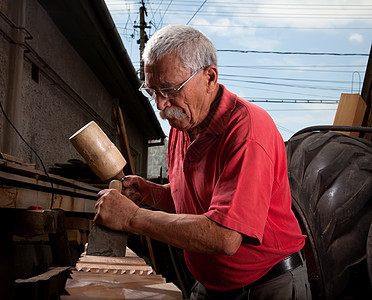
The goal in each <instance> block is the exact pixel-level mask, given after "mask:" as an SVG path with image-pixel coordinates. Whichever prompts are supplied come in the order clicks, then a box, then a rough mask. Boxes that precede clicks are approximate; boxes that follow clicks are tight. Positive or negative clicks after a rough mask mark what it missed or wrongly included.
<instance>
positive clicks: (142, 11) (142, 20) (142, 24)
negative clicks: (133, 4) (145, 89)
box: [134, 0, 151, 81]
mask: <svg viewBox="0 0 372 300" xmlns="http://www.w3.org/2000/svg"><path fill="white" fill-rule="evenodd" d="M145 15H146V16H147V11H146V7H145V3H144V2H143V0H142V6H141V7H140V25H139V26H138V25H134V28H139V29H140V39H139V40H137V44H139V45H140V80H142V81H144V80H145V70H144V63H143V60H142V53H143V50H144V49H145V44H146V42H147V40H148V39H149V38H148V37H147V34H146V32H145V29H146V28H151V26H148V25H147V23H146V21H145Z"/></svg>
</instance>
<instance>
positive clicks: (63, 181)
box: [0, 159, 100, 193]
mask: <svg viewBox="0 0 372 300" xmlns="http://www.w3.org/2000/svg"><path fill="white" fill-rule="evenodd" d="M0 170H1V171H4V172H8V173H13V174H18V175H21V176H25V177H29V178H34V179H37V180H42V181H45V182H49V178H48V177H47V176H46V174H45V172H44V171H41V170H37V169H31V168H28V167H25V166H22V165H19V164H16V163H13V162H9V161H6V160H4V159H0ZM49 177H50V178H51V179H52V180H53V182H54V183H56V184H59V185H62V186H66V187H72V188H75V189H78V190H84V191H88V192H91V193H98V192H99V190H100V189H98V188H96V187H94V186H92V185H90V184H87V183H84V182H81V181H77V180H74V179H70V178H65V177H61V176H58V175H54V174H49Z"/></svg>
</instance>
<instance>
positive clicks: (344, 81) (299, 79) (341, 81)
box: [218, 74, 349, 83]
mask: <svg viewBox="0 0 372 300" xmlns="http://www.w3.org/2000/svg"><path fill="white" fill-rule="evenodd" d="M218 76H219V77H220V78H221V77H222V78H223V77H234V78H238V77H242V78H258V79H269V80H286V81H309V82H321V83H323V82H328V83H349V81H346V80H326V79H305V78H280V77H269V76H253V75H252V76H250V75H230V74H219V75H218Z"/></svg>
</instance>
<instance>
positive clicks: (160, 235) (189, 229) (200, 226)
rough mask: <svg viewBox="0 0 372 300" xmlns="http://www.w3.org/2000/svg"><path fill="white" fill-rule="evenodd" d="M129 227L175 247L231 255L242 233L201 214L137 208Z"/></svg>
mask: <svg viewBox="0 0 372 300" xmlns="http://www.w3.org/2000/svg"><path fill="white" fill-rule="evenodd" d="M129 226H130V228H129V231H131V232H134V233H138V234H141V235H146V236H149V237H151V238H154V239H156V240H159V241H162V242H164V243H167V244H170V245H172V246H175V247H177V248H181V249H185V250H189V251H194V252H201V253H207V254H226V255H232V254H234V253H235V252H236V251H237V249H238V248H239V246H240V244H241V241H242V236H241V235H240V234H239V233H237V232H235V231H232V230H230V229H227V228H225V227H222V226H220V225H218V224H217V223H215V222H213V221H211V220H210V219H208V218H207V217H206V216H204V215H185V214H169V213H165V212H161V211H151V210H146V209H139V210H138V211H137V213H136V214H135V215H134V217H133V218H132V220H131V222H130V225H129Z"/></svg>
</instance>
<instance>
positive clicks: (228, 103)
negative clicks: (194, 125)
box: [206, 83, 237, 135]
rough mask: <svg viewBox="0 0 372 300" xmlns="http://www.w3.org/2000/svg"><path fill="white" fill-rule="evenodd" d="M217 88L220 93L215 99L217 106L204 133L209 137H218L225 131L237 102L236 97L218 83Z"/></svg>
mask: <svg viewBox="0 0 372 300" xmlns="http://www.w3.org/2000/svg"><path fill="white" fill-rule="evenodd" d="M219 86H220V91H219V93H218V95H217V97H216V99H215V101H219V104H218V107H217V110H216V112H215V114H214V116H213V118H212V121H211V122H210V124H209V126H208V128H207V131H206V133H207V134H211V135H220V134H222V133H224V132H225V131H226V127H227V123H228V121H229V119H230V115H231V112H232V110H233V109H234V108H235V105H236V100H237V96H236V95H235V94H233V93H231V92H230V91H228V90H227V89H226V88H225V86H224V85H222V84H220V83H219ZM219 98H220V99H219Z"/></svg>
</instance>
